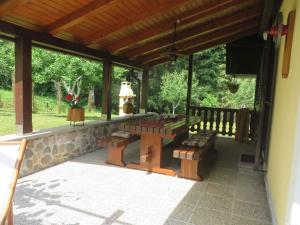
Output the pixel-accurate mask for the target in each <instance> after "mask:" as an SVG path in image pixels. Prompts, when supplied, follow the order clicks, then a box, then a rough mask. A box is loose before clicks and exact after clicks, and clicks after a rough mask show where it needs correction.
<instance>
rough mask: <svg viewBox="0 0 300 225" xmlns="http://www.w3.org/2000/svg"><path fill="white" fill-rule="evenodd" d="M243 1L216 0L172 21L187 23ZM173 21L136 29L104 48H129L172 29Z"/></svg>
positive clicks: (115, 50) (110, 50)
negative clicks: (177, 20) (150, 27)
mask: <svg viewBox="0 0 300 225" xmlns="http://www.w3.org/2000/svg"><path fill="white" fill-rule="evenodd" d="M243 2H244V1H243V0H218V1H217V2H214V3H210V4H208V5H205V6H204V7H201V8H196V9H192V10H189V11H187V12H183V13H182V14H180V15H178V17H177V18H174V21H175V20H176V19H181V25H185V24H189V23H191V22H193V21H196V20H199V19H201V18H204V17H206V16H209V15H213V14H215V13H217V12H219V11H221V10H224V9H226V8H230V7H233V6H236V5H239V4H241V3H243ZM174 21H170V20H168V21H166V22H164V23H162V24H159V26H156V27H153V28H152V29H147V30H144V31H138V32H136V33H135V34H133V35H131V36H130V37H125V38H123V39H121V40H118V41H116V43H114V44H111V45H109V46H107V47H106V49H108V50H109V52H112V53H117V52H120V51H121V50H124V49H126V48H130V47H132V46H133V45H136V44H139V43H140V42H145V41H147V40H148V39H151V38H153V37H154V36H156V35H158V34H161V33H167V32H171V31H172V30H173V29H174Z"/></svg>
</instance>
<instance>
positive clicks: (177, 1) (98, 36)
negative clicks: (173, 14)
mask: <svg viewBox="0 0 300 225" xmlns="http://www.w3.org/2000/svg"><path fill="white" fill-rule="evenodd" d="M188 1H189V0H165V1H164V2H163V3H160V4H158V5H156V7H153V8H152V9H150V10H141V13H139V14H138V15H136V16H135V17H134V18H130V19H128V20H120V23H118V24H117V25H116V26H115V27H111V28H110V29H109V30H101V31H99V32H96V33H94V34H92V35H91V36H89V37H87V38H86V39H84V41H83V42H84V44H85V45H91V44H95V43H97V44H100V45H101V43H100V41H101V40H103V39H104V38H105V37H107V36H109V35H110V34H112V33H115V32H118V31H120V30H123V29H126V28H129V27H131V26H134V25H136V24H138V23H139V22H141V21H143V20H147V19H149V18H152V17H155V16H158V15H162V14H165V13H166V12H168V11H171V10H173V9H174V8H176V7H179V6H181V5H183V4H185V3H186V2H188ZM129 17H130V16H129Z"/></svg>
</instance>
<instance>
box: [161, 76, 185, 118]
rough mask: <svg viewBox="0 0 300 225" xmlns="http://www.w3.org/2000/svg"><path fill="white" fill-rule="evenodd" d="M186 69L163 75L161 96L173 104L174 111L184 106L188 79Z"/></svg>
mask: <svg viewBox="0 0 300 225" xmlns="http://www.w3.org/2000/svg"><path fill="white" fill-rule="evenodd" d="M186 77H187V76H186V71H181V72H177V71H174V72H172V73H169V74H164V75H163V76H162V86H161V91H160V96H161V98H162V100H163V101H165V102H167V103H169V104H171V105H172V113H173V114H174V113H175V110H176V109H177V108H178V107H180V106H183V105H184V103H185V100H186V92H187V80H186Z"/></svg>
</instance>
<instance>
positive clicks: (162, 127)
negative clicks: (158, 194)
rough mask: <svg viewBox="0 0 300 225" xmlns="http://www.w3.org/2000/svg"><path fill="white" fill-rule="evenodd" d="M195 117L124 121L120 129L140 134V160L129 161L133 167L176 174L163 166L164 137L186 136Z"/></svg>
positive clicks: (128, 165)
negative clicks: (137, 161)
mask: <svg viewBox="0 0 300 225" xmlns="http://www.w3.org/2000/svg"><path fill="white" fill-rule="evenodd" d="M194 122H195V119H191V118H190V120H189V123H188V122H187V119H186V118H179V119H176V120H174V119H165V120H157V119H156V120H155V119H151V118H150V119H141V120H139V121H135V122H131V123H130V122H128V123H122V124H121V125H120V127H119V129H120V130H123V131H127V132H130V133H131V134H135V135H140V136H141V142H140V162H139V163H128V164H127V167H128V168H131V169H140V170H146V171H149V172H155V173H161V174H165V175H170V176H175V175H176V172H175V171H174V170H171V169H165V168H162V167H161V164H162V150H163V138H171V139H173V140H174V139H175V138H179V139H180V138H185V137H187V136H188V130H189V124H191V123H194Z"/></svg>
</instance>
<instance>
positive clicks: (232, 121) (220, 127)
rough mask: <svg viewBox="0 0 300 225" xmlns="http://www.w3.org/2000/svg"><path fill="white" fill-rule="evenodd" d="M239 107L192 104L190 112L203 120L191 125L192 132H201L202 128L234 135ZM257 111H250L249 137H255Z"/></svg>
mask: <svg viewBox="0 0 300 225" xmlns="http://www.w3.org/2000/svg"><path fill="white" fill-rule="evenodd" d="M238 111H239V110H238V109H226V108H210V107H199V106H190V113H191V115H192V116H199V117H200V118H201V121H200V122H198V123H196V124H193V125H192V126H191V127H190V131H191V132H199V131H200V130H213V131H216V132H217V134H221V135H224V136H225V135H226V136H234V135H235V132H236V121H237V114H238ZM254 124H255V112H254V111H250V126H249V138H251V139H252V138H253V134H254V126H255V125H254Z"/></svg>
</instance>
